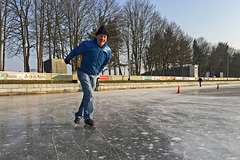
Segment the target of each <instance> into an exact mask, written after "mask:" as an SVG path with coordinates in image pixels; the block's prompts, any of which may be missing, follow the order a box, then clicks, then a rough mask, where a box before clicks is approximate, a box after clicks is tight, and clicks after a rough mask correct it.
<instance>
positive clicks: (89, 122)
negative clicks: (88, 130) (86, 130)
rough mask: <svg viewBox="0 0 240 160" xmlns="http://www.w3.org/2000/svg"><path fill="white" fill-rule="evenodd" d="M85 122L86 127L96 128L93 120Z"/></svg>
mask: <svg viewBox="0 0 240 160" xmlns="http://www.w3.org/2000/svg"><path fill="white" fill-rule="evenodd" d="M84 122H85V124H86V126H91V127H93V126H94V121H93V120H92V119H87V120H85V121H84Z"/></svg>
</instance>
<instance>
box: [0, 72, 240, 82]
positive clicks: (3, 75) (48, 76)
mask: <svg viewBox="0 0 240 160" xmlns="http://www.w3.org/2000/svg"><path fill="white" fill-rule="evenodd" d="M98 78H99V80H100V81H101V80H113V81H114V80H116V81H117V80H128V79H129V76H115V75H113V76H111V75H99V76H98ZM202 79H203V80H209V81H215V80H216V81H219V80H223V81H224V80H234V81H235V80H236V81H239V80H240V78H226V77H225V78H215V77H203V78H202ZM0 80H77V72H73V74H58V73H32V72H0ZM130 80H164V81H166V80H169V81H171V80H198V77H178V76H131V77H130Z"/></svg>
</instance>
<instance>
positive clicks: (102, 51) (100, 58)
mask: <svg viewBox="0 0 240 160" xmlns="http://www.w3.org/2000/svg"><path fill="white" fill-rule="evenodd" d="M78 55H80V61H79V66H78V69H79V70H80V71H83V72H84V73H87V74H89V75H97V74H99V73H100V72H101V71H102V70H103V68H104V67H105V66H106V65H107V64H108V62H109V60H110V58H111V49H110V47H109V46H107V45H106V44H105V45H103V46H102V47H99V46H98V44H97V39H96V38H95V39H93V40H89V41H83V42H82V43H81V44H80V45H79V46H77V47H76V48H74V49H73V50H72V51H71V52H70V54H69V55H68V56H67V57H66V60H67V61H70V60H71V59H73V57H75V56H78Z"/></svg>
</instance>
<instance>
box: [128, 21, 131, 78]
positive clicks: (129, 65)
mask: <svg viewBox="0 0 240 160" xmlns="http://www.w3.org/2000/svg"><path fill="white" fill-rule="evenodd" d="M128 71H129V77H128V80H129V81H130V80H131V61H130V23H129V24H128Z"/></svg>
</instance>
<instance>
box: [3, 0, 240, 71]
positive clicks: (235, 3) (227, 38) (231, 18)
mask: <svg viewBox="0 0 240 160" xmlns="http://www.w3.org/2000/svg"><path fill="white" fill-rule="evenodd" d="M117 2H118V3H119V4H120V5H124V4H125V3H126V2H127V0H117ZM150 3H151V4H153V5H155V6H156V9H157V11H159V12H160V14H161V16H162V17H166V18H167V20H168V21H169V22H175V23H176V24H177V25H178V26H180V28H181V29H182V30H183V31H184V32H185V33H187V34H188V35H189V36H191V37H192V38H199V37H204V38H205V40H206V41H207V42H210V43H212V45H215V44H217V43H218V42H224V43H228V45H229V46H230V47H233V48H235V49H240V0H150ZM32 59H33V58H32ZM35 59H36V57H34V60H30V61H31V62H30V68H31V69H35V68H36V67H35V66H34V62H33V61H35ZM35 63H36V62H35ZM6 71H23V62H22V61H20V60H19V58H12V59H7V62H6Z"/></svg>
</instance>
